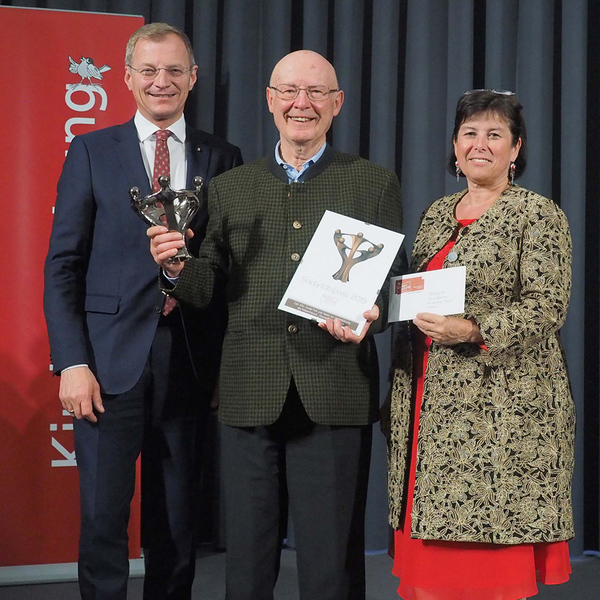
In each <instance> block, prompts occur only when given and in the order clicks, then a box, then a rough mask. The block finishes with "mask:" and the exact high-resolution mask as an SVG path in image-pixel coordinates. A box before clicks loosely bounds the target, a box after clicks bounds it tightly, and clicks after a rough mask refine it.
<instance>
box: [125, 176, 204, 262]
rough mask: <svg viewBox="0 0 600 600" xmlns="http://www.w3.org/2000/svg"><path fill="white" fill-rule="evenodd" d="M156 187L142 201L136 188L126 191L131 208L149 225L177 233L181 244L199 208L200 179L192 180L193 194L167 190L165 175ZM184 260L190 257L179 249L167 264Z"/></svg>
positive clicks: (183, 250) (201, 182)
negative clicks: (156, 188) (152, 192)
mask: <svg viewBox="0 0 600 600" xmlns="http://www.w3.org/2000/svg"><path fill="white" fill-rule="evenodd" d="M158 184H159V185H160V190H158V192H155V193H154V194H151V195H149V196H145V197H144V198H142V197H141V193H140V188H138V187H132V188H131V189H130V190H129V195H130V196H131V208H132V209H133V211H134V212H135V213H137V214H138V215H139V216H140V217H141V218H142V219H143V220H144V221H145V222H146V223H148V224H149V225H151V226H152V225H163V226H164V227H168V228H169V230H170V231H178V232H179V233H181V235H182V236H183V239H184V240H185V239H186V238H185V232H186V231H187V230H188V228H189V226H190V223H191V222H192V219H193V218H194V215H195V214H196V213H197V212H198V209H199V208H200V202H201V199H200V191H201V190H202V185H203V184H204V179H202V177H200V176H196V177H194V188H195V189H193V190H173V189H171V185H170V184H171V180H170V178H169V176H168V175H161V176H160V177H159V178H158ZM188 258H192V255H191V254H190V253H189V251H188V249H187V247H186V246H183V248H180V249H179V251H178V252H177V254H176V255H175V256H174V257H173V258H170V259H169V260H168V262H170V263H178V262H180V261H183V260H188Z"/></svg>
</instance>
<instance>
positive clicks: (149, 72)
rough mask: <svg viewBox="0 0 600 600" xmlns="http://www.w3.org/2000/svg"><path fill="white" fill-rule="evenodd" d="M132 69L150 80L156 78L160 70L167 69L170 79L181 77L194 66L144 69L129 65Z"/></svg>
mask: <svg viewBox="0 0 600 600" xmlns="http://www.w3.org/2000/svg"><path fill="white" fill-rule="evenodd" d="M127 66H128V67H129V68H130V69H133V70H134V71H136V72H137V73H139V74H140V75H141V76H142V77H143V78H144V79H147V80H148V81H150V80H152V79H156V78H157V77H158V73H159V71H165V72H166V73H167V75H168V76H169V78H170V79H179V78H180V77H183V76H184V75H185V74H186V73H189V72H190V71H191V70H192V69H193V68H194V67H187V68H185V67H144V68H143V69H136V68H135V67H132V66H131V65H127Z"/></svg>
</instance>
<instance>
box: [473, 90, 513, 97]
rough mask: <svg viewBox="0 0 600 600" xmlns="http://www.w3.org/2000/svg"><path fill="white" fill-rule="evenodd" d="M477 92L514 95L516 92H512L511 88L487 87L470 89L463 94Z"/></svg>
mask: <svg viewBox="0 0 600 600" xmlns="http://www.w3.org/2000/svg"><path fill="white" fill-rule="evenodd" d="M476 92H491V93H492V94H498V95H499V96H514V95H515V92H511V91H510V90H493V89H490V88H487V89H483V88H482V89H478V90H469V91H468V92H465V93H464V94H463V96H468V95H469V94H475V93H476Z"/></svg>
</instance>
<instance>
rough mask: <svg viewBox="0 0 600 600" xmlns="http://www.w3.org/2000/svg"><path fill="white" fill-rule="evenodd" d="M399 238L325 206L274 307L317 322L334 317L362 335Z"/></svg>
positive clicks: (397, 247) (398, 235) (386, 230)
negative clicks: (319, 220) (287, 283)
mask: <svg viewBox="0 0 600 600" xmlns="http://www.w3.org/2000/svg"><path fill="white" fill-rule="evenodd" d="M403 239H404V236H403V235H402V234H401V233H397V232H395V231H390V230H389V229H384V228H382V227H378V226H376V225H370V224H368V223H365V222H363V221H358V220H357V219H352V218H350V217H346V216H344V215H340V214H338V213H334V212H331V211H329V210H327V211H325V213H324V214H323V218H322V219H321V222H320V223H319V226H318V227H317V229H316V231H315V233H314V235H313V237H312V239H311V241H310V243H309V245H308V247H307V248H306V252H305V253H304V256H303V257H302V261H301V262H300V264H299V265H298V268H297V269H296V272H295V273H294V277H292V280H291V281H290V284H289V286H288V288H287V290H286V292H285V294H284V295H283V298H282V299H281V302H280V303H279V307H278V308H279V309H280V310H284V311H286V312H289V313H292V314H294V315H298V316H300V317H304V318H306V319H312V320H313V321H317V322H320V323H324V322H325V320H326V319H327V318H328V317H329V318H331V319H334V318H338V319H340V321H341V322H342V325H348V326H349V327H350V328H351V329H352V330H353V331H354V332H355V333H356V334H357V335H360V333H361V332H362V330H363V327H364V325H365V323H366V319H365V318H364V317H363V313H364V312H365V311H366V310H369V309H370V308H372V307H373V305H374V304H375V300H376V299H377V296H378V294H379V292H380V290H381V286H382V285H383V284H384V282H385V278H386V276H387V274H388V273H389V270H390V268H391V266H392V263H393V262H394V259H395V258H396V254H397V253H398V250H399V249H400V245H401V244H402V240H403Z"/></svg>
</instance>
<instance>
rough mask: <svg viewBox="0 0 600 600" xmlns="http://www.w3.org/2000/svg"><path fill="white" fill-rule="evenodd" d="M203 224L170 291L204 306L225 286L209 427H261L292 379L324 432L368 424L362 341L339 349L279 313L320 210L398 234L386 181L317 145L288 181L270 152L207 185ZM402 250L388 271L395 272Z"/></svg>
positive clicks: (391, 178) (375, 398) (368, 349)
mask: <svg viewBox="0 0 600 600" xmlns="http://www.w3.org/2000/svg"><path fill="white" fill-rule="evenodd" d="M208 202H209V205H208V209H209V223H208V230H207V234H206V238H205V240H204V242H203V243H202V246H201V248H200V253H199V258H198V259H192V260H190V261H188V262H187V264H186V265H185V267H184V269H183V270H182V272H181V277H180V279H179V281H178V283H177V285H176V287H175V288H174V289H173V290H172V291H171V292H170V293H171V294H172V295H173V296H174V297H175V298H177V299H178V300H180V301H181V302H187V303H190V304H192V305H195V306H197V307H202V306H204V305H206V304H207V303H208V302H209V300H210V298H211V297H212V294H213V289H214V286H215V285H224V286H225V289H226V296H227V304H228V310H229V323H228V327H227V331H226V333H225V340H224V344H223V357H222V362H221V376H220V399H219V419H220V420H221V422H223V423H225V424H226V425H230V426H235V427H251V426H260V425H268V424H271V423H273V422H274V421H275V420H276V419H277V417H278V416H279V414H280V412H281V409H282V407H283V404H284V401H285V398H286V394H287V391H288V388H289V386H290V381H291V379H292V377H293V379H294V381H295V383H296V387H297V389H298V392H299V394H300V398H301V399H302V403H303V405H304V407H305V409H306V412H307V413H308V415H309V416H310V418H311V419H312V420H313V421H314V422H316V423H319V424H326V425H345V426H353V425H366V424H369V423H372V422H374V421H375V420H377V418H378V413H379V411H378V402H379V380H378V363H377V356H376V351H375V344H374V340H373V339H372V335H371V333H375V332H377V331H381V330H382V328H383V327H385V325H386V323H385V315H386V313H387V306H386V296H387V287H388V286H387V285H384V286H383V289H382V293H381V295H380V298H379V299H378V303H379V305H380V309H381V313H382V316H381V317H380V319H379V320H378V321H376V322H375V323H373V325H372V326H371V329H370V332H369V335H367V336H366V338H365V340H363V342H362V343H361V344H345V343H342V342H340V341H338V340H336V339H334V338H333V337H332V336H331V335H330V334H329V333H327V332H326V331H323V330H321V329H320V328H319V327H318V326H317V324H316V323H314V322H312V321H309V320H306V319H303V318H301V317H297V316H295V315H292V314H289V313H286V312H283V311H281V310H278V308H277V306H278V305H279V302H280V300H281V298H282V296H283V294H284V292H285V290H286V288H287V286H288V283H289V281H290V279H291V278H292V276H293V274H294V271H295V269H296V267H297V265H298V264H299V262H298V260H299V259H300V258H301V257H302V255H303V253H304V251H305V250H306V247H307V246H308V243H309V242H310V240H311V238H312V236H313V234H314V232H315V229H316V228H317V225H318V224H319V221H320V220H321V217H322V216H323V213H324V211H325V210H332V211H335V212H338V213H341V214H343V215H347V216H349V217H353V218H355V219H360V220H363V221H366V222H369V223H372V224H375V225H379V226H381V227H386V228H388V229H392V230H395V231H399V230H400V228H401V226H402V208H401V202H400V186H399V183H398V178H397V177H396V175H395V174H394V173H392V172H390V171H387V170H385V169H383V168H381V167H379V166H377V165H375V164H373V163H371V162H369V161H367V160H364V159H362V158H359V157H356V156H351V155H348V154H343V153H340V152H336V151H334V150H333V149H332V148H331V147H329V146H328V147H327V149H326V151H325V153H324V154H323V156H322V157H321V159H320V160H319V161H317V162H316V163H315V164H314V165H313V166H311V167H310V168H309V169H308V170H307V172H306V178H305V182H304V183H293V184H289V183H288V179H287V175H286V174H285V172H284V171H283V169H282V168H281V167H280V166H279V165H278V164H277V163H276V161H275V158H274V156H270V157H266V158H263V159H260V160H257V161H255V162H252V163H249V164H247V165H243V166H241V167H239V168H236V169H233V170H231V171H229V172H228V173H227V174H226V175H224V176H221V177H215V178H213V180H212V181H211V185H210V189H209V201H208ZM402 257H403V252H400V253H399V254H398V256H397V258H396V262H395V263H394V266H393V267H392V271H393V273H394V274H396V273H400V271H401V270H402V268H403V265H402V263H403V258H402Z"/></svg>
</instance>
